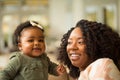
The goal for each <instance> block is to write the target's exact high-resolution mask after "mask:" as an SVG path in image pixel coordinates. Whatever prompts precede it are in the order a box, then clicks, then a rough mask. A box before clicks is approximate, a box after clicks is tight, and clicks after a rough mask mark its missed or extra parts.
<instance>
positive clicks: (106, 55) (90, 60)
mask: <svg viewBox="0 0 120 80" xmlns="http://www.w3.org/2000/svg"><path fill="white" fill-rule="evenodd" d="M58 60H60V61H61V62H62V63H64V64H65V65H67V67H68V69H69V74H70V76H72V77H73V78H76V79H78V80H120V36H119V34H118V33H117V32H115V31H113V30H112V29H111V28H110V27H109V26H107V25H105V24H102V23H98V22H92V21H88V20H80V21H79V22H78V23H77V24H76V26H75V27H73V28H71V29H70V30H69V31H68V32H67V33H66V34H64V35H63V38H62V39H61V45H60V53H59V56H58Z"/></svg>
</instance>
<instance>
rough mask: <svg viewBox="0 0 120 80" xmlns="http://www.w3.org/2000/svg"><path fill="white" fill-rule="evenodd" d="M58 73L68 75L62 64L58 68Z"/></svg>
mask: <svg viewBox="0 0 120 80" xmlns="http://www.w3.org/2000/svg"><path fill="white" fill-rule="evenodd" d="M57 73H58V75H62V74H63V73H67V72H66V68H65V67H64V66H63V65H62V64H60V65H58V66H57Z"/></svg>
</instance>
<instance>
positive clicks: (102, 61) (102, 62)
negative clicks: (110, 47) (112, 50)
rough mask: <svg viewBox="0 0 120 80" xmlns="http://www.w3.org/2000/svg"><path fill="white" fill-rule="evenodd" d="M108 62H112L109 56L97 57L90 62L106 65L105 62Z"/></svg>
mask: <svg viewBox="0 0 120 80" xmlns="http://www.w3.org/2000/svg"><path fill="white" fill-rule="evenodd" d="M110 63H113V60H112V59H110V58H100V59H97V60H96V61H94V62H93V63H92V65H98V64H102V65H107V64H110Z"/></svg>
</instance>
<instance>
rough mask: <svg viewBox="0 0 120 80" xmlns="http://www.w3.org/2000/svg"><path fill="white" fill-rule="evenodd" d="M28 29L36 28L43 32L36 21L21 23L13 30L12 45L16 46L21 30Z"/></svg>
mask: <svg viewBox="0 0 120 80" xmlns="http://www.w3.org/2000/svg"><path fill="white" fill-rule="evenodd" d="M29 27H38V28H39V29H40V30H41V31H42V32H44V29H43V27H42V26H41V25H40V24H39V23H38V22H36V21H26V22H23V23H21V24H19V25H18V26H17V28H16V29H15V31H14V33H13V44H14V45H15V46H17V45H18V42H19V37H20V35H21V32H22V31H23V29H25V28H29Z"/></svg>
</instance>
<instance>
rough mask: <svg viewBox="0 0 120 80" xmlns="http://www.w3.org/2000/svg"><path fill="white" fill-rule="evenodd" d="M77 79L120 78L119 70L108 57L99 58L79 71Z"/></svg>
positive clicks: (117, 79)
mask: <svg viewBox="0 0 120 80" xmlns="http://www.w3.org/2000/svg"><path fill="white" fill-rule="evenodd" d="M78 80H120V71H119V70H118V68H117V67H116V65H115V64H114V62H113V60H111V59H109V58H101V59H98V60H96V61H95V62H93V63H92V64H90V65H89V66H88V67H87V68H86V69H85V70H84V71H81V72H80V76H79V78H78Z"/></svg>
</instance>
